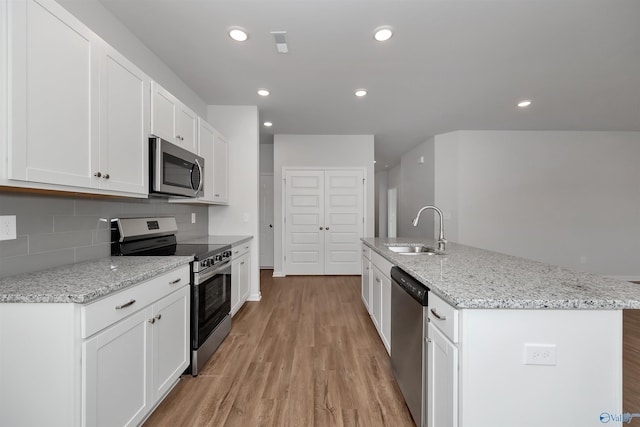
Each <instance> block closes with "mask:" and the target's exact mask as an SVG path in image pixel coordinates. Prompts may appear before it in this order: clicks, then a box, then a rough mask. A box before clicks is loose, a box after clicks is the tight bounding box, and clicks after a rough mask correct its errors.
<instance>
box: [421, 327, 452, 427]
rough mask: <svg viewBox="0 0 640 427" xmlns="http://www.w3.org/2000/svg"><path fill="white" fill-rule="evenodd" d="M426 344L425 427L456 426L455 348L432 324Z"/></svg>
mask: <svg viewBox="0 0 640 427" xmlns="http://www.w3.org/2000/svg"><path fill="white" fill-rule="evenodd" d="M427 335H428V337H429V338H428V340H427V393H426V395H427V427H455V426H457V425H458V348H457V347H456V346H455V345H454V344H453V343H452V342H451V341H449V339H447V337H446V336H445V335H444V334H443V333H442V332H440V330H439V329H438V328H436V327H435V326H433V324H432V323H429V324H428V332H427Z"/></svg>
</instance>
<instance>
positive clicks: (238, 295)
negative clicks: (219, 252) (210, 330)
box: [231, 242, 251, 316]
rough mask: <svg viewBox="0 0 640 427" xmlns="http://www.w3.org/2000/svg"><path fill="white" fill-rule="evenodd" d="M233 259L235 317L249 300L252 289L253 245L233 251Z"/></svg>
mask: <svg viewBox="0 0 640 427" xmlns="http://www.w3.org/2000/svg"><path fill="white" fill-rule="evenodd" d="M231 250H232V253H233V255H232V258H231V316H233V315H235V314H236V313H237V312H238V310H240V308H241V307H242V305H243V304H244V303H245V302H246V301H247V299H249V291H250V288H251V243H250V242H246V243H242V244H240V245H238V246H234V247H233V248H232V249H231Z"/></svg>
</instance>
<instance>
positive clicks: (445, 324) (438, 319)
mask: <svg viewBox="0 0 640 427" xmlns="http://www.w3.org/2000/svg"><path fill="white" fill-rule="evenodd" d="M429 321H430V322H431V324H432V325H434V326H435V327H437V328H438V329H440V330H441V331H442V333H443V334H444V335H445V336H446V337H447V338H449V339H450V340H451V341H452V342H454V343H457V342H458V310H456V309H455V308H453V307H452V306H450V305H449V304H447V303H446V302H444V300H442V298H440V297H438V296H437V295H435V294H434V293H433V292H429Z"/></svg>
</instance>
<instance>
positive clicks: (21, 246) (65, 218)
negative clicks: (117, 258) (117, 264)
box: [0, 192, 208, 277]
mask: <svg viewBox="0 0 640 427" xmlns="http://www.w3.org/2000/svg"><path fill="white" fill-rule="evenodd" d="M191 213H195V214H196V223H195V224H192V223H191ZM0 215H16V222H17V239H15V240H4V241H0V277H7V276H13V275H15V274H19V273H24V272H32V271H38V270H43V269H46V268H51V267H56V266H60V265H64V264H73V263H77V262H81V261H87V260H91V259H97V258H102V257H105V256H109V254H110V242H111V232H110V230H109V220H110V219H111V218H117V217H138V216H175V217H176V221H177V223H178V234H177V238H178V241H186V240H189V239H192V238H197V237H202V236H206V235H207V234H208V208H207V207H202V206H196V205H184V204H170V203H168V202H167V201H166V200H165V199H148V200H145V199H117V198H109V199H103V198H89V197H72V196H69V197H67V196H43V195H39V194H29V193H12V192H0Z"/></svg>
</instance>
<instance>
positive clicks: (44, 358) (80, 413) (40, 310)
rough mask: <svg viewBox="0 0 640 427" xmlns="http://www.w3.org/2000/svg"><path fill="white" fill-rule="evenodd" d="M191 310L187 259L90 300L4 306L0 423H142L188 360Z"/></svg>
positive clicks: (0, 316)
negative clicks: (84, 302) (154, 274)
mask: <svg viewBox="0 0 640 427" xmlns="http://www.w3.org/2000/svg"><path fill="white" fill-rule="evenodd" d="M189 312H190V288H189V266H188V265H184V266H182V267H179V268H177V269H175V270H173V271H170V272H167V273H164V274H162V275H160V276H156V277H154V278H152V279H149V280H147V281H145V282H142V283H140V284H138V285H134V286H131V287H128V288H126V289H124V290H121V291H119V292H116V293H114V294H112V295H108V296H106V297H104V298H101V299H99V300H97V301H94V302H91V303H89V304H84V305H81V304H72V303H68V304H65V303H29V304H25V303H13V304H6V303H5V304H0V325H2V327H1V328H0V360H2V363H0V378H2V380H1V381H0V426H5V425H6V426H14V425H16V426H17V425H24V426H65V427H67V426H109V427H111V426H135V425H139V424H140V423H141V422H142V421H143V420H144V419H145V418H146V417H147V416H148V415H149V413H150V412H151V411H152V410H153V409H154V408H155V406H156V405H157V404H158V403H159V402H160V401H161V400H162V398H163V397H164V396H165V395H166V394H167V393H168V392H169V390H170V389H171V388H172V387H173V386H174V385H175V384H176V383H177V381H178V379H179V378H180V375H181V374H182V372H184V370H185V369H186V368H187V366H188V365H189V320H190V316H189ZM25 337H28V339H26V338H25ZM34 402H35V404H37V409H36V410H33V408H34V406H33V405H34Z"/></svg>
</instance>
